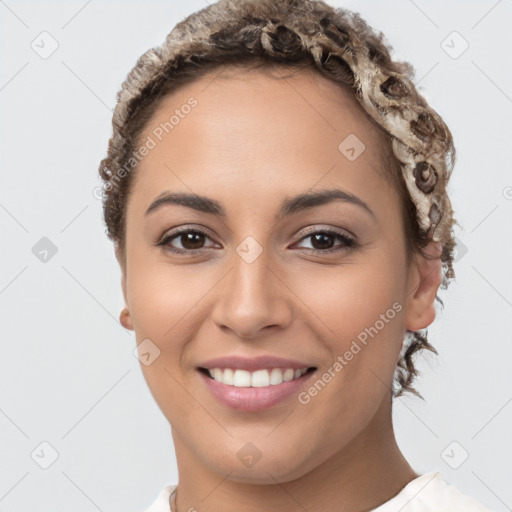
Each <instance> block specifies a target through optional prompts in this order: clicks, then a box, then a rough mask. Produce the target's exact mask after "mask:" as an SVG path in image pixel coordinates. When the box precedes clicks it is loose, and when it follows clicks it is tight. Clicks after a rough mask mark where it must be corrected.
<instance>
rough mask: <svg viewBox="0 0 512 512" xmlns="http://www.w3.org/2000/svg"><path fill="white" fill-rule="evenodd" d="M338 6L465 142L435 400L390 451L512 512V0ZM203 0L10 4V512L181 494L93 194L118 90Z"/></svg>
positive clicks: (5, 317)
mask: <svg viewBox="0 0 512 512" xmlns="http://www.w3.org/2000/svg"><path fill="white" fill-rule="evenodd" d="M330 3H331V4H332V5H344V6H346V7H348V8H351V9H354V10H356V11H359V12H360V13H361V14H362V15H363V17H365V18H366V19H367V20H368V21H369V22H370V24H372V25H373V26H375V27H376V28H378V29H380V30H382V31H383V32H384V33H385V34H386V35H387V37H388V40H389V41H390V42H391V44H392V45H393V47H394V48H395V55H396V56H397V57H398V58H403V59H407V60H410V61H411V62H412V63H413V64H414V65H415V68H416V70H417V76H416V83H417V84H419V87H420V90H421V91H422V92H423V93H424V94H425V96H426V97H427V99H428V100H430V101H431V102H432V104H433V105H434V107H435V108H436V109H437V110H438V111H439V112H440V113H441V115H442V116H443V117H444V118H445V120H446V122H447V124H448V125H449V126H450V128H451V130H452V131H453V134H454V137H455V143H456V147H457V149H458V160H457V165H456V168H455V171H454V174H453V178H452V181H451V188H450V190H451V195H452V198H453V205H454V209H455V212H456V215H457V218H458V220H459V222H460V223H461V225H462V226H463V229H459V228H457V238H458V240H459V252H458V262H457V264H456V274H457V281H456V282H455V283H452V286H451V287H450V288H449V289H448V290H447V291H442V292H441V294H440V296H441V298H442V299H443V301H444V302H445V309H444V311H440V312H439V315H438V318H437V319H436V321H435V323H434V325H433V326H432V327H431V328H430V329H429V335H430V339H431V341H432V342H433V343H434V345H435V346H436V347H437V349H438V351H439V353H440V356H439V357H437V358H436V357H435V356H430V355H427V356H426V357H423V358H422V362H421V364H420V369H421V370H422V371H423V374H422V377H421V378H420V379H419V380H418V381H417V385H418V387H419V389H420V391H421V392H422V393H423V395H424V397H425V399H426V401H425V402H422V401H421V400H419V399H417V398H415V397H412V396H408V397H404V398H400V399H397V400H396V402H395V406H394V422H395V427H396V433H397V438H398V442H399V445H400V446H401V448H402V450H403V452H404V454H405V455H406V457H407V458H408V460H409V461H410V462H411V464H412V465H413V467H414V468H415V469H416V470H417V471H418V472H428V471H432V470H439V471H440V472H441V473H442V475H443V476H444V477H445V479H447V480H448V481H449V482H450V483H453V484H454V485H456V486H457V487H459V488H460V489H461V490H462V491H463V492H465V493H469V494H471V495H473V496H474V497H476V498H477V499H479V500H480V501H482V502H483V503H484V504H486V505H487V506H489V507H490V508H492V509H493V510H496V511H505V510H511V507H512V487H511V486H510V476H511V471H510V461H511V459H512V447H511V442H510V431H511V424H512V403H511V400H512V389H511V388H512V386H511V377H510V375H511V371H510V364H511V360H512V348H511V347H512V343H511V342H512V338H511V334H510V327H511V322H510V319H511V318H512V315H511V313H512V309H511V308H512V270H511V266H510V261H512V254H511V253H512V244H511V234H512V233H511V227H510V224H511V223H510V220H511V216H512V173H511V167H510V160H509V156H508V154H509V149H510V144H511V141H512V129H511V123H510V119H511V114H512V99H511V97H512V74H511V73H510V64H509V62H510V55H509V52H510V49H511V48H512V35H511V30H510V24H511V22H512V2H511V0H500V1H496V0H489V1H487V0H485V1H483V0H482V1H478V2H475V1H472V2H469V1H465V2H453V1H451V2H446V1H432V0H430V1H427V0H415V1H412V0H399V1H395V2H390V1H382V0H379V1H377V0H372V1H369V0H365V1H362V0H361V1H356V0H352V1H347V2H334V1H331V2H330ZM204 6H206V3H205V1H204V0H200V1H199V0H193V1H192V0H190V1H188V2H186V3H185V2H183V3H178V2H173V1H166V2H164V1H149V2H141V1H139V2H133V1H132V2H123V3H121V2H100V1H98V0H92V1H89V2H84V1H67V2H64V1H61V2H50V1H42V2H34V1H31V2H28V1H22V0H20V1H14V0H6V1H0V19H1V22H0V23H1V25H0V42H1V44H0V48H1V52H2V67H1V76H0V104H1V109H2V118H1V119H2V122H1V130H2V132H1V137H0V144H1V153H0V154H1V167H0V168H1V172H2V187H1V189H0V221H1V230H2V231H1V234H0V238H1V265H0V313H1V322H2V331H3V333H4V334H3V336H2V341H1V343H2V350H1V354H2V357H1V358H0V381H1V382H0V384H1V385H0V433H1V437H0V511H3V512H7V511H9V512H18V511H26V510H33V509H37V510H52V511H54V512H59V511H65V510H66V511H67V510H69V509H70V508H72V509H73V510H75V511H77V512H82V511H83V512H92V511H95V510H101V511H112V512H117V511H119V512H121V511H127V510H132V511H134V512H136V511H142V510H144V509H145V508H146V507H147V506H148V505H149V504H150V503H151V502H153V500H154V499H155V498H156V496H157V494H158V493H159V492H160V490H161V488H162V487H163V486H164V485H165V484H168V483H175V482H176V479H177V473H176V463H175V460H174V452H173V446H172V440H171V436H170V429H169V426H168V424H167V421H166V420H165V418H164V416H163V415H162V413H161V412H160V411H159V409H158V408H157V406H156V404H155V402H154V401H153V398H152V396H151V395H150V393H149V390H148V389H147V386H146V383H145V381H144V379H143V376H142V373H141V370H140V366H139V364H140V363H139V361H138V360H137V359H136V357H134V355H133V349H134V348H135V337H134V334H133V333H132V332H128V331H125V330H124V329H123V328H122V327H121V326H120V325H119V323H118V315H119V312H120V310H121V309H122V307H123V305H124V304H123V299H122V294H121V288H120V272H119V269H118V266H117V263H116V260H115V258H114V253H113V247H112V245H111V243H110V242H109V241H108V240H107V237H106V235H105V233H104V229H105V228H104V226H103V224H102V217H101V214H102V212H101V203H100V201H99V200H97V199H96V198H95V197H94V195H93V190H94V188H95V187H97V186H98V185H99V184H100V181H99V178H97V167H98V164H99V162H100V160H101V158H103V156H104V155H105V152H106V147H107V141H108V138H109V136H110V134H111V124H110V123H111V115H112V111H111V110H112V108H113V107H114V105H115V95H116V93H117V91H118V89H119V88H120V85H121V82H122V80H123V79H124V78H125V76H126V74H127V73H128V71H129V70H130V69H131V68H132V66H133V65H134V64H135V61H136V59H137V58H138V57H139V55H141V54H142V53H143V52H144V51H146V50H147V49H148V48H149V47H151V46H156V45H159V44H160V43H161V42H162V41H163V40H164V38H165V36H166V34H167V33H168V32H169V31H170V30H171V28H172V27H173V26H174V24H175V23H176V22H178V21H179V20H181V19H182V18H183V17H184V16H185V15H187V14H189V13H190V12H192V11H195V10H197V9H199V8H202V7H204ZM43 31H47V32H48V33H49V34H51V37H52V38H54V39H55V40H56V41H57V42H58V45H59V46H58V48H57V50H56V51H55V52H54V53H53V54H52V55H50V56H49V57H48V58H46V59H43V58H41V57H40V54H39V53H37V52H36V51H35V50H34V49H33V48H32V47H31V44H32V41H34V40H35V43H34V45H35V44H39V45H40V46H42V44H43V43H41V42H40V41H41V37H46V38H47V39H46V40H45V43H44V47H45V49H46V50H48V49H51V40H50V39H49V38H48V37H49V36H39V34H40V33H41V32H43ZM454 31H456V32H457V33H458V34H459V35H457V34H453V32H454ZM443 41H444V43H443ZM464 41H467V43H468V44H469V47H468V48H467V50H466V51H464V52H463V53H461V52H462V50H463V49H464V47H465V44H466V43H465V42H464ZM41 51H42V50H41V49H39V52H41ZM459 54H460V55H459ZM506 61H508V64H506ZM43 237H47V238H48V239H49V240H51V242H52V243H53V244H54V245H55V246H56V248H57V253H56V254H55V255H53V256H52V252H51V251H50V252H49V253H48V255H47V261H46V262H43V261H40V259H39V258H38V257H36V255H35V254H34V252H36V253H37V250H34V252H33V247H34V246H36V244H38V243H39V244H45V243H46V244H48V242H47V241H43V242H40V240H41V238H43ZM37 248H39V250H42V249H41V248H40V247H39V246H38V245H37V246H36V249H37ZM43 442H46V443H49V444H50V445H51V447H50V446H48V445H46V444H43V445H41V443H43ZM454 442H455V444H452V443H454ZM53 450H55V451H56V454H58V457H57V458H56V460H55V461H54V462H53V463H52V464H51V465H50V466H49V467H48V468H47V469H43V468H42V467H41V465H43V466H44V465H48V464H50V463H51V462H52V461H53V458H55V453H54V452H53ZM466 455H469V456H468V458H467V460H465V461H464V458H465V457H466Z"/></svg>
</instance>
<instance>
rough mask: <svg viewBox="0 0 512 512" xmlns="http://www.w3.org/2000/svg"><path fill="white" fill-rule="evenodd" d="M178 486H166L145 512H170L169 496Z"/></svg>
mask: <svg viewBox="0 0 512 512" xmlns="http://www.w3.org/2000/svg"><path fill="white" fill-rule="evenodd" d="M175 488H176V485H166V486H165V487H164V488H163V489H162V490H161V491H160V494H159V495H158V496H157V498H156V500H155V501H154V502H153V503H152V504H151V506H150V507H149V508H147V509H146V510H144V512H169V509H170V507H169V496H170V495H171V493H172V491H174V489H175Z"/></svg>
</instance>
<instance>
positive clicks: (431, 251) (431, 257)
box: [405, 242, 443, 332]
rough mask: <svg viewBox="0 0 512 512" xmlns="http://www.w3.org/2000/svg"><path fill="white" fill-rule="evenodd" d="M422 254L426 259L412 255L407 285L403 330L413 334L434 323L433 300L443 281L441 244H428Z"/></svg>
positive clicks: (419, 255)
mask: <svg viewBox="0 0 512 512" xmlns="http://www.w3.org/2000/svg"><path fill="white" fill-rule="evenodd" d="M424 252H425V254H426V255H427V256H428V258H426V257H424V256H422V255H421V254H414V258H413V261H412V263H411V268H410V271H409V277H408V283H407V297H406V301H405V302H406V308H405V328H406V329H407V330H409V331H413V332H414V331H418V330H420V329H425V328H426V327H428V326H429V325H430V324H431V323H432V322H433V321H434V319H435V317H436V310H435V298H436V294H437V291H438V289H439V286H440V285H441V283H442V279H443V276H442V263H441V252H442V245H441V242H430V243H429V244H428V245H427V246H426V247H425V248H424Z"/></svg>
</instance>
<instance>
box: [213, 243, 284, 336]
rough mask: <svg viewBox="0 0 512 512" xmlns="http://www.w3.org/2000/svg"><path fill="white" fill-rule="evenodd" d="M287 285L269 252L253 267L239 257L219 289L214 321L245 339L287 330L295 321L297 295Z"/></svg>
mask: <svg viewBox="0 0 512 512" xmlns="http://www.w3.org/2000/svg"><path fill="white" fill-rule="evenodd" d="M274 267H275V265H274ZM283 281H284V279H283V277H282V276H279V271H278V270H276V269H275V268H271V266H270V262H269V261H268V258H267V257H266V254H265V251H263V253H262V254H261V255H260V256H259V257H258V258H257V259H256V260H255V261H253V262H251V263H249V262H247V261H245V260H244V259H243V258H242V257H240V256H239V255H238V254H237V253H235V254H234V255H233V266H232V268H231V270H230V271H229V273H228V275H227V276H226V278H225V279H223V280H222V282H221V283H220V285H219V287H218V290H217V294H216V301H215V306H214V309H213V312H212V320H213V321H214V323H215V324H216V325H217V326H218V327H219V328H220V329H222V330H224V331H232V332H233V333H235V334H236V336H238V337H239V338H244V339H254V338H257V337H261V336H263V335H265V334H267V332H270V331H271V330H280V329H283V328H285V327H286V326H288V325H289V324H290V322H291V320H292V308H291V304H290V300H291V299H290V297H291V296H293V294H292V293H291V292H290V290H289V289H288V287H287V286H286V285H285V283H284V282H283ZM264 331H265V332H264Z"/></svg>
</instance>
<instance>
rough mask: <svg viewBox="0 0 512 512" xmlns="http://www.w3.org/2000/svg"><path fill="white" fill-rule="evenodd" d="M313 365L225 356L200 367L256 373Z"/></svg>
mask: <svg viewBox="0 0 512 512" xmlns="http://www.w3.org/2000/svg"><path fill="white" fill-rule="evenodd" d="M312 366H313V365H312V364H308V363H303V362H301V361H297V360H294V359H285V358H282V357H276V356H271V355H263V356H258V357H251V358H247V357H240V356H225V357H217V358H215V359H209V360H208V361H204V362H203V363H201V364H200V365H199V368H206V369H208V370H211V369H212V368H232V369H234V370H247V371H255V370H262V369H269V370H270V369H272V368H293V369H294V370H297V369H302V368H310V367H312Z"/></svg>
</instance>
